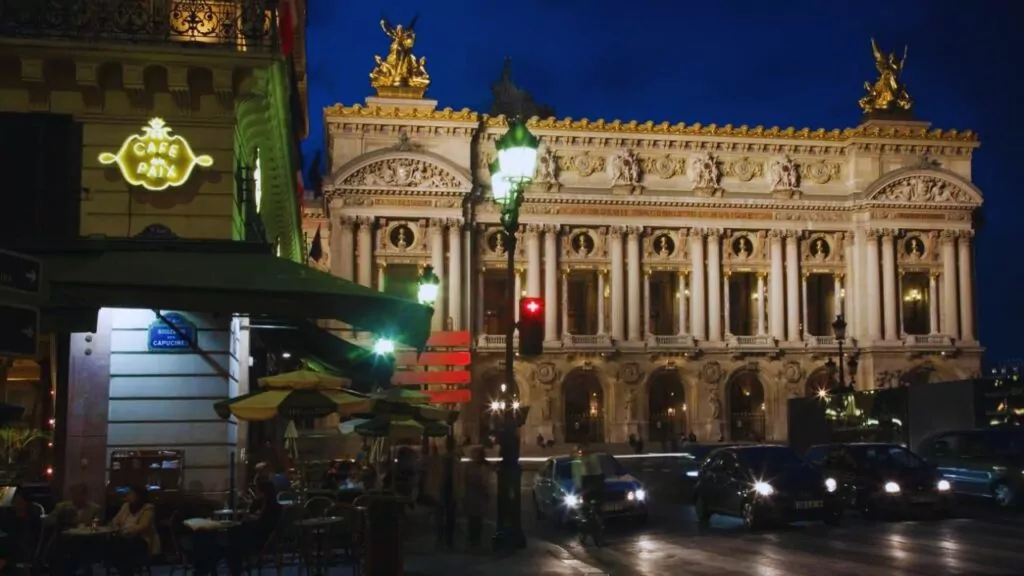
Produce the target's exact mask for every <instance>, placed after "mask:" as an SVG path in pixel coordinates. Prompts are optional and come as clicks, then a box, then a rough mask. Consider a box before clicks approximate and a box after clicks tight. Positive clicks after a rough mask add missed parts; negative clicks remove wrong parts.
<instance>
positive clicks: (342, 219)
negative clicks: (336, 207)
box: [335, 214, 357, 228]
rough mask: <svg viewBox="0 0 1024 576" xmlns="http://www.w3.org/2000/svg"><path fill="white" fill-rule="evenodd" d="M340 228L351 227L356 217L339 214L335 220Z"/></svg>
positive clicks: (354, 223)
mask: <svg viewBox="0 0 1024 576" xmlns="http://www.w3.org/2000/svg"><path fill="white" fill-rule="evenodd" d="M335 221H336V222H337V223H338V225H339V226H341V227H342V228H352V227H353V226H355V225H356V222H357V218H356V217H355V216H348V215H345V214H343V215H341V216H338V218H337V219H336V220H335Z"/></svg>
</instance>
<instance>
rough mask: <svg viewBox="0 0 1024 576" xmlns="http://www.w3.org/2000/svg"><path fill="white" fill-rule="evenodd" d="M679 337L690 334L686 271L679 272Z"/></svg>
mask: <svg viewBox="0 0 1024 576" xmlns="http://www.w3.org/2000/svg"><path fill="white" fill-rule="evenodd" d="M678 300H679V335H680V336H682V335H684V334H689V332H687V330H688V329H689V326H687V325H686V317H687V316H686V300H687V296H686V271H684V270H680V272H679V298H678Z"/></svg>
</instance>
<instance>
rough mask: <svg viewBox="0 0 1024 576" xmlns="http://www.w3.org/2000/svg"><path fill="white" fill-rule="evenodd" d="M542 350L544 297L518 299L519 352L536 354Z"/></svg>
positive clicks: (526, 354)
mask: <svg viewBox="0 0 1024 576" xmlns="http://www.w3.org/2000/svg"><path fill="white" fill-rule="evenodd" d="M543 352H544V299H543V298H521V299H520V300H519V354H520V355H521V356H538V355H540V354H542V353H543Z"/></svg>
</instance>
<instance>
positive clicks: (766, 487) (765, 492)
mask: <svg viewBox="0 0 1024 576" xmlns="http://www.w3.org/2000/svg"><path fill="white" fill-rule="evenodd" d="M754 492H757V493H758V494H760V495H761V496H771V495H772V494H775V488H772V485H771V484H769V483H767V482H754Z"/></svg>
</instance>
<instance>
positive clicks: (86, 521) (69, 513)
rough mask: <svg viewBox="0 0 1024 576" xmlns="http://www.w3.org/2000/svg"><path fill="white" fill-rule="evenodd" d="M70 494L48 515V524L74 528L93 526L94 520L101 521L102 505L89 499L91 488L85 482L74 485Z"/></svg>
mask: <svg viewBox="0 0 1024 576" xmlns="http://www.w3.org/2000/svg"><path fill="white" fill-rule="evenodd" d="M69 496H70V498H68V499H67V500H65V501H63V502H60V503H58V504H57V506H56V507H55V508H54V509H53V512H52V513H51V514H49V515H48V516H47V517H46V524H47V525H48V526H56V527H57V528H73V527H75V526H92V525H93V523H94V522H99V521H100V505H99V504H97V503H95V502H92V501H90V500H89V488H88V487H87V486H86V485H85V484H75V485H74V486H72V487H71V490H70V494H69Z"/></svg>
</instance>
